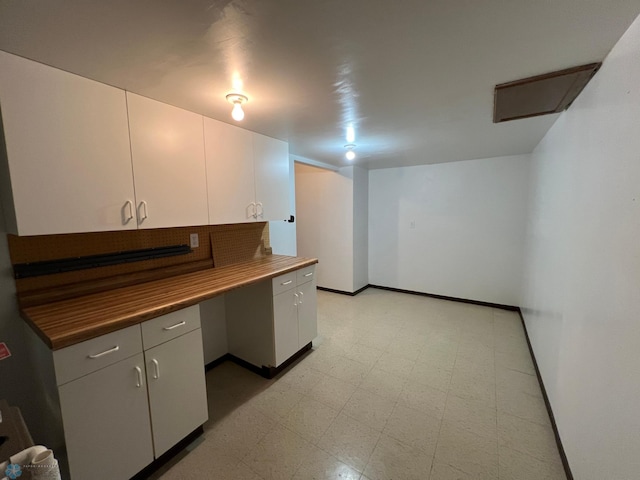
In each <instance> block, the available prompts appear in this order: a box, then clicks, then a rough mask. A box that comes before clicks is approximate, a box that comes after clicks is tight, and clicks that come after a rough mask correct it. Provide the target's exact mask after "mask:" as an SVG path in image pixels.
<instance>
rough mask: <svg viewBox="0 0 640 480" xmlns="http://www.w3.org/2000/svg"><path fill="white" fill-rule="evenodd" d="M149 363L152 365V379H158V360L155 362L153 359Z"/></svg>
mask: <svg viewBox="0 0 640 480" xmlns="http://www.w3.org/2000/svg"><path fill="white" fill-rule="evenodd" d="M151 363H153V370H154V371H153V378H155V379H156V380H157V379H158V378H160V365H159V364H158V360H156V359H155V358H154V359H152V360H151Z"/></svg>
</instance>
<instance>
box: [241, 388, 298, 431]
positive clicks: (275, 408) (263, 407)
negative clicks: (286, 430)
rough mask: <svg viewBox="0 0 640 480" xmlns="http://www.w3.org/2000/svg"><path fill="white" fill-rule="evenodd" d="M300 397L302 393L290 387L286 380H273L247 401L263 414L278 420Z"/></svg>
mask: <svg viewBox="0 0 640 480" xmlns="http://www.w3.org/2000/svg"><path fill="white" fill-rule="evenodd" d="M301 399H302V393H300V392H298V391H296V390H294V389H293V388H291V385H290V384H289V383H286V382H274V383H273V384H272V385H271V386H270V387H269V388H268V389H267V390H265V391H264V392H260V393H259V394H258V395H256V396H254V397H253V398H252V399H251V400H249V401H248V402H247V404H248V405H250V406H252V407H253V408H255V409H256V410H258V411H259V412H262V413H263V414H264V415H266V416H268V417H271V418H273V419H274V420H276V421H279V420H280V419H281V418H282V417H284V416H285V415H287V414H288V413H289V412H290V411H291V410H292V409H293V407H295V406H296V405H297V403H298V402H299V401H300V400H301Z"/></svg>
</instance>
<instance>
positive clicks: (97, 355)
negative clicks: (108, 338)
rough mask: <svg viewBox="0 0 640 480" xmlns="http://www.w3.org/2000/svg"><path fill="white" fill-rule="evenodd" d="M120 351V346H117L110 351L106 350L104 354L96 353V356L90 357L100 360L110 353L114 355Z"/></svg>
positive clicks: (90, 356)
mask: <svg viewBox="0 0 640 480" xmlns="http://www.w3.org/2000/svg"><path fill="white" fill-rule="evenodd" d="M118 350H120V347H119V346H118V345H116V346H115V347H113V348H110V349H109V350H105V351H104V352H100V353H96V354H95V355H88V357H89V358H94V359H95V358H100V357H102V356H104V355H108V354H110V353H114V352H117V351H118Z"/></svg>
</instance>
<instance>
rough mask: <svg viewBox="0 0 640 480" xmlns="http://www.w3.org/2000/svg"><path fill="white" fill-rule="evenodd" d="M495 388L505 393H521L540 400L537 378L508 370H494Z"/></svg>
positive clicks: (500, 368) (540, 394) (499, 368)
mask: <svg viewBox="0 0 640 480" xmlns="http://www.w3.org/2000/svg"><path fill="white" fill-rule="evenodd" d="M496 388H497V390H503V391H505V392H511V393H517V392H521V393H526V394H528V395H533V396H535V397H540V398H542V391H541V390H540V383H538V377H536V376H535V375H530V374H528V373H522V372H518V371H516V370H511V369H509V368H503V367H497V368H496Z"/></svg>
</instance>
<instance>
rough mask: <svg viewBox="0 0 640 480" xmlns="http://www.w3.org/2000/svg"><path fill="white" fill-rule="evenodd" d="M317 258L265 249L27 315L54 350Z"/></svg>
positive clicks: (34, 309) (42, 307) (31, 309)
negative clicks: (265, 252) (246, 257)
mask: <svg viewBox="0 0 640 480" xmlns="http://www.w3.org/2000/svg"><path fill="white" fill-rule="evenodd" d="M315 263H318V260H317V259H316V258H302V257H287V256H282V255H267V256H264V257H261V258H257V259H254V260H250V261H247V262H242V263H236V264H233V265H228V266H224V267H217V268H210V269H206V270H201V271H198V272H194V273H187V274H183V275H177V276H175V277H170V278H165V279H162V280H155V281H152V282H147V283H141V284H138V285H133V286H128V287H123V288H117V289H114V290H108V291H105V292H100V293H94V294H91V295H85V296H82V297H77V298H72V299H69V300H62V301H59V302H54V303H48V304H45V305H38V306H32V307H26V308H23V309H22V310H21V314H22V316H23V318H24V319H25V320H26V321H27V322H28V323H29V324H30V325H31V327H32V328H33V329H34V330H35V332H36V333H37V334H38V335H39V336H40V338H42V339H43V340H44V342H45V343H46V344H47V345H48V346H49V347H50V348H51V349H53V350H58V349H60V348H64V347H68V346H70V345H73V344H76V343H80V342H83V341H85V340H89V339H91V338H94V337H98V336H100V335H104V334H106V333H110V332H113V331H116V330H120V329H121V328H125V327H128V326H131V325H135V324H137V323H141V322H144V321H145V320H149V319H151V318H155V317H158V316H160V315H164V314H165V313H169V312H173V311H175V310H179V309H181V308H184V307H188V306H190V305H195V304H197V303H200V302H202V301H203V300H207V299H209V298H212V297H215V296H216V295H220V294H222V293H225V292H228V291H229V290H232V289H234V288H239V287H243V286H245V285H249V284H252V283H257V282H260V281H263V280H268V279H270V278H273V277H277V276H278V275H282V274H284V273H288V272H291V271H293V270H298V269H300V268H303V267H307V266H309V265H313V264H315Z"/></svg>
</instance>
